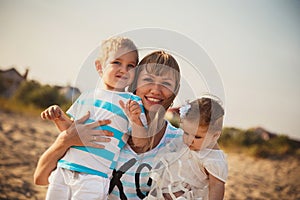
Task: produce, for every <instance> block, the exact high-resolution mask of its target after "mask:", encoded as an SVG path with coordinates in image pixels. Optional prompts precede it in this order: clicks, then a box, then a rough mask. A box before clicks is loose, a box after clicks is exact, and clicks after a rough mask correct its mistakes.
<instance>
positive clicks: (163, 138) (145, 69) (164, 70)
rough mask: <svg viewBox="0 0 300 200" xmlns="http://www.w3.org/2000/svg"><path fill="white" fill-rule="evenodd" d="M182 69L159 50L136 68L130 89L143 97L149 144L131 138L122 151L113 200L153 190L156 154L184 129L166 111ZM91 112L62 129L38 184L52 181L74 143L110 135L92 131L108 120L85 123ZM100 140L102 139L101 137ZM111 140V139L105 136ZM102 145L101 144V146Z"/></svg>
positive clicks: (39, 168) (41, 164) (44, 159)
mask: <svg viewBox="0 0 300 200" xmlns="http://www.w3.org/2000/svg"><path fill="white" fill-rule="evenodd" d="M179 82H180V69H179V66H178V63H177V62H176V60H175V59H174V58H173V57H172V56H171V55H169V54H167V53H165V52H163V51H156V52H153V53H151V54H149V55H147V56H145V57H144V58H143V59H142V60H141V62H140V64H139V67H138V69H137V71H136V74H135V80H134V82H133V84H132V85H131V87H130V88H129V90H130V91H132V92H134V93H135V94H136V95H138V96H139V97H141V99H142V102H143V105H144V108H145V113H146V117H147V121H148V126H149V133H150V134H151V135H150V136H149V145H147V147H139V146H134V145H133V143H132V142H131V141H130V140H129V142H128V144H126V146H125V148H124V149H122V150H121V154H120V157H119V159H118V163H117V167H116V169H115V170H114V173H113V177H112V179H111V185H110V189H109V191H110V193H111V194H110V196H109V199H139V198H140V199H142V198H144V197H145V196H146V195H147V192H148V191H149V190H150V185H151V179H149V171H150V169H151V168H152V166H153V161H154V158H155V156H156V153H157V152H158V151H160V150H162V148H164V147H165V145H166V144H167V143H169V142H171V141H173V140H176V138H178V139H180V138H181V135H182V131H181V130H180V129H176V128H174V127H173V126H171V125H170V123H169V122H167V121H165V120H164V114H165V112H166V110H167V109H168V108H169V107H170V105H171V104H172V102H173V100H174V98H175V97H176V95H177V93H178V90H179ZM87 118H88V115H86V116H84V117H83V118H81V119H80V120H78V121H76V125H75V124H72V126H71V127H70V128H69V129H67V130H66V131H64V132H62V133H61V134H60V135H59V136H58V138H57V139H56V141H55V142H54V143H53V144H52V146H51V147H50V148H49V149H48V150H47V151H46V152H45V153H44V154H43V155H42V156H41V158H40V160H39V162H38V165H37V168H36V171H35V174H34V181H35V183H36V184H38V185H46V184H48V176H49V175H50V173H51V172H52V171H53V170H54V169H55V167H56V163H57V161H58V160H59V159H60V158H61V157H62V156H63V155H64V153H65V152H66V151H67V149H68V148H69V147H70V146H73V145H83V144H87V143H88V145H89V146H94V145H95V144H94V143H91V142H90V143H89V141H91V138H92V135H96V134H97V135H107V133H106V132H101V131H99V130H92V129H93V128H95V127H97V126H99V125H105V124H107V123H109V122H108V121H101V122H99V123H97V122H95V123H91V124H88V125H84V124H82V123H83V122H84V121H85V120H86V119H87ZM99 141H100V139H99ZM101 141H103V142H106V141H107V142H108V141H109V139H107V138H102V139H101ZM98 147H101V146H98Z"/></svg>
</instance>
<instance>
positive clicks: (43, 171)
mask: <svg viewBox="0 0 300 200" xmlns="http://www.w3.org/2000/svg"><path fill="white" fill-rule="evenodd" d="M89 116H90V114H89V113H88V114H86V115H85V116H83V117H82V118H80V119H79V120H77V121H75V122H74V123H72V125H71V126H70V127H69V128H68V129H67V130H66V131H63V132H61V133H60V134H59V136H58V137H57V138H56V140H55V142H54V143H53V144H52V145H51V146H50V147H49V148H48V149H47V150H46V151H45V152H44V153H43V155H42V156H41V157H40V159H39V161H38V164H37V167H36V170H35V172H34V183H35V184H37V185H48V184H49V183H48V177H49V176H50V174H51V172H52V171H53V170H54V169H55V168H56V165H57V161H58V160H59V159H61V158H62V157H63V156H64V154H65V153H66V152H67V150H68V149H69V148H70V147H71V146H74V145H78V146H82V145H87V146H91V147H96V148H104V145H101V144H96V143H94V141H97V142H109V141H110V139H109V138H105V137H103V136H112V135H113V134H112V133H110V132H108V131H102V130H94V129H93V128H95V127H97V126H99V125H106V124H109V123H110V120H103V121H99V122H98V121H97V122H93V123H90V124H83V123H84V122H85V121H86V120H87V119H88V118H89Z"/></svg>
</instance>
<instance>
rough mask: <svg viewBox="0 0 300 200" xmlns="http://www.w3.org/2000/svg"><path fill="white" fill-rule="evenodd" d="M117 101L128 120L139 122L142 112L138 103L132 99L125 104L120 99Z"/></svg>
mask: <svg viewBox="0 0 300 200" xmlns="http://www.w3.org/2000/svg"><path fill="white" fill-rule="evenodd" d="M119 103H120V106H121V108H122V109H123V110H124V112H125V114H126V115H127V117H128V118H129V120H130V121H131V122H134V123H138V124H140V115H141V112H142V109H141V107H140V105H139V104H138V103H137V102H136V101H133V100H129V101H128V102H127V103H126V104H125V103H124V102H123V101H122V100H120V101H119Z"/></svg>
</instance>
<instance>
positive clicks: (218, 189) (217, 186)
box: [208, 174, 225, 200]
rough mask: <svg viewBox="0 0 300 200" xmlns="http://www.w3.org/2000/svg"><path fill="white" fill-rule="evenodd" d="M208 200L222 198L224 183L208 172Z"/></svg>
mask: <svg viewBox="0 0 300 200" xmlns="http://www.w3.org/2000/svg"><path fill="white" fill-rule="evenodd" d="M208 178H209V200H223V199H224V192H225V183H224V182H223V181H221V180H220V179H217V178H216V177H214V176H213V175H211V174H209V175H208Z"/></svg>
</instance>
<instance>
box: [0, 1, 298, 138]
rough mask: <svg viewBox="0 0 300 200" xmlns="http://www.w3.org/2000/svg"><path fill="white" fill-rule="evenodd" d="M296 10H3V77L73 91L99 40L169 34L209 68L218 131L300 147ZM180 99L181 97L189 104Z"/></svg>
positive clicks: (183, 60)
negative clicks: (220, 105)
mask: <svg viewBox="0 0 300 200" xmlns="http://www.w3.org/2000/svg"><path fill="white" fill-rule="evenodd" d="M299 10H300V1H298V0H285V1H282V0H246V1H238V0H226V1H225V0H220V1H215V0H211V1H201V0H200V1H199V0H195V1H178V0H167V1H159V0H152V1H138V0H128V1H115V0H112V1H101V0H90V1H84V0H52V1H47V0H40V1H36V0H27V1H17V0H0V69H7V68H10V67H11V66H14V67H16V68H17V70H19V71H20V73H21V74H23V73H24V72H25V70H26V68H29V70H30V71H29V75H28V78H29V79H34V80H38V81H40V82H41V83H44V84H57V85H74V84H75V85H76V83H77V82H78V79H79V78H78V75H80V74H81V75H82V70H83V69H84V68H85V64H86V63H88V62H87V60H89V59H91V58H90V55H91V54H93V52H95V49H96V48H97V46H98V45H99V43H100V42H101V41H102V40H104V39H106V38H108V37H110V36H113V35H117V34H121V33H126V32H129V33H132V32H133V33H136V32H138V30H142V29H145V28H155V29H160V30H166V31H165V32H171V33H174V34H175V36H176V34H179V35H180V36H182V37H184V38H185V39H187V41H188V42H189V41H191V42H192V43H193V44H196V45H197V50H196V51H195V49H193V48H191V50H190V54H191V55H192V54H193V53H197V52H200V51H201V50H199V49H198V47H199V48H201V49H203V51H201V54H203V56H204V57H205V55H204V54H206V58H205V59H207V62H210V64H211V63H213V65H214V67H215V70H216V71H215V72H214V73H215V74H216V77H217V79H218V81H221V83H222V89H223V90H224V91H223V93H224V99H223V98H222V100H223V101H224V105H225V109H226V117H225V126H227V127H231V126H233V127H236V128H242V129H247V128H251V127H258V126H260V127H263V128H265V129H267V130H269V131H271V132H274V133H278V134H287V135H289V136H290V137H292V138H297V139H300V131H299V128H300V125H299V124H300V123H299V122H298V120H299V119H300V109H299V105H298V104H299V102H300V89H299V85H300V84H299V83H300V79H299V78H298V76H299V75H300V56H299V55H300V37H299V35H300V12H299ZM175 36H174V37H175ZM149 37H151V36H149ZM134 39H135V38H133V40H134ZM172 42H173V44H172V45H177V44H176V42H177V41H172ZM178 43H179V42H178ZM137 45H138V46H139V44H137ZM191 46H192V45H191ZM142 53H145V52H142ZM188 53H189V52H188ZM177 56H178V57H176V58H178V60H179V63H180V65H181V68H182V69H184V70H182V72H184V74H185V75H184V76H183V77H184V78H183V81H186V82H189V81H190V83H188V84H187V85H192V89H193V88H194V89H198V90H201V88H202V86H201V85H204V86H203V87H205V84H207V82H206V80H205V79H206V78H205V76H206V74H205V73H202V72H200V74H199V76H198V77H200V78H199V80H195V78H193V77H192V76H191V77H190V75H189V74H194V73H193V69H194V68H193V67H189V62H190V60H189V59H187V57H188V55H187V56H186V57H184V56H183V55H177ZM189 70H191V71H189ZM200 71H201V70H200ZM191 79H192V80H193V81H191ZM196 79H197V78H196ZM200 79H201V80H200ZM195 81H196V82H195ZM197 81H198V82H197ZM209 84H210V83H209ZM199 85H200V86H199ZM206 87H209V86H206ZM199 88H200V89H199ZM206 89H207V88H206ZM198 90H197V91H195V94H194V93H193V94H194V95H195V96H197V95H200V92H199V91H198ZM186 91H187V90H185V87H182V88H181V91H180V92H181V96H182V97H187V98H188V95H184V92H186ZM198 93H199V94H198ZM221 93H222V92H221ZM220 95H222V94H220Z"/></svg>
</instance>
